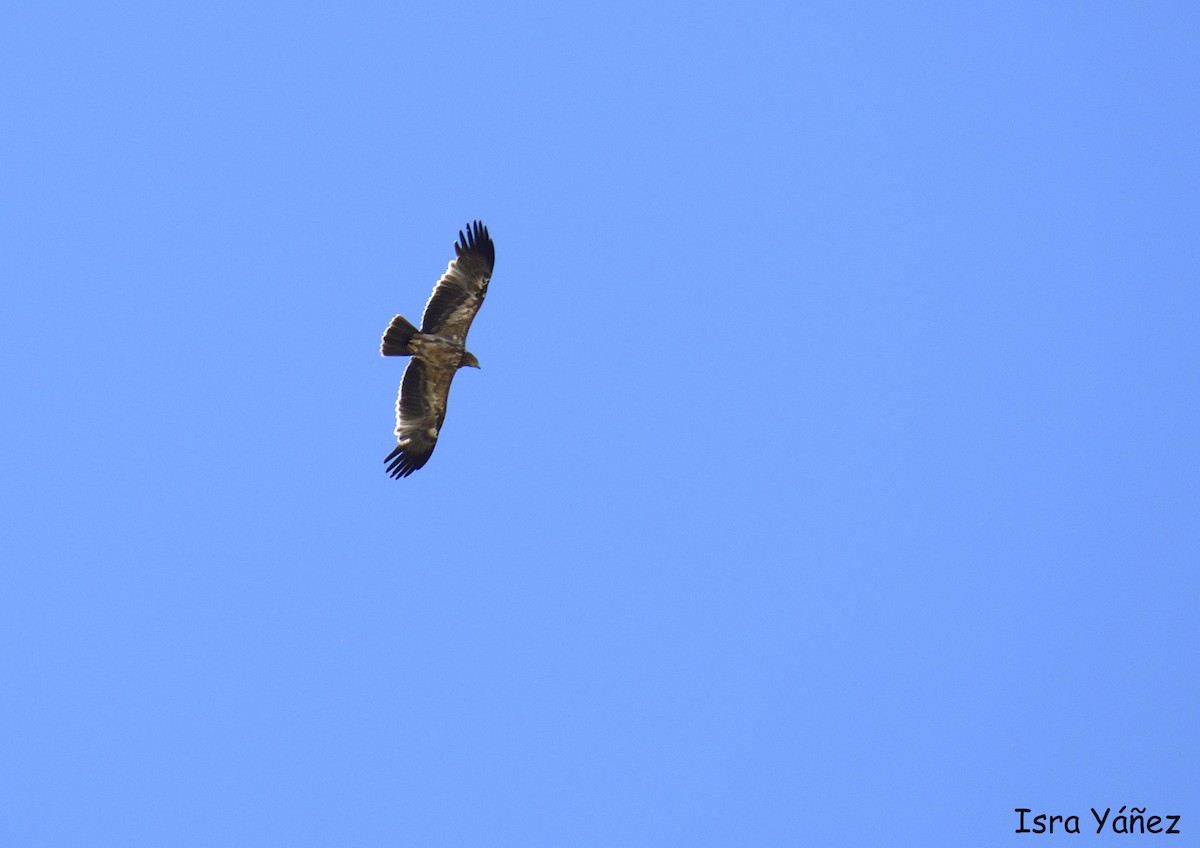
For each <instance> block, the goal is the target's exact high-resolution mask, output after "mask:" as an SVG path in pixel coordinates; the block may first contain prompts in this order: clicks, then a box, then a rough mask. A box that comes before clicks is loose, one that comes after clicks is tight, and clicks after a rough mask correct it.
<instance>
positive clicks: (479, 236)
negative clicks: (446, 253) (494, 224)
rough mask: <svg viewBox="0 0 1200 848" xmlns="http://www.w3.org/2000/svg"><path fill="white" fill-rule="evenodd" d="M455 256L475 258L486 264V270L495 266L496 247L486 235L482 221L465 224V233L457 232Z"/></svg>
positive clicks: (486, 231)
mask: <svg viewBox="0 0 1200 848" xmlns="http://www.w3.org/2000/svg"><path fill="white" fill-rule="evenodd" d="M454 253H455V255H457V256H463V255H467V256H477V257H479V258H480V259H483V260H484V261H486V262H487V264H488V268H494V267H495V266H496V245H495V244H494V243H493V242H492V237H491V236H490V235H488V229H487V227H486V226H484V223H483V221H475V222H474V223H473V224H467V229H466V232H465V233H464V232H463V231H462V230H459V231H458V241H457V242H456V243H455V245H454Z"/></svg>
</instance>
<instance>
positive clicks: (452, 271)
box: [380, 221, 496, 477]
mask: <svg viewBox="0 0 1200 848" xmlns="http://www.w3.org/2000/svg"><path fill="white" fill-rule="evenodd" d="M454 252H455V254H456V256H455V258H454V261H453V262H451V263H450V265H449V266H448V267H447V268H446V273H445V274H443V275H442V278H441V279H440V280H438V283H437V285H436V286H434V288H433V294H432V295H430V297H429V302H428V303H426V304H425V315H424V316H423V317H422V318H421V329H419V330H418V329H417V328H416V327H414V326H413V325H412V324H411V323H409V321H408V320H406V319H405V318H404V316H403V315H397V316H396V317H395V318H393V319H392V323H391V324H390V325H389V326H388V328H387V330H385V331H384V334H383V343H382V344H381V346H380V353H382V354H383V355H384V356H411V357H412V359H411V360H409V363H408V367H407V368H405V369H404V379H403V380H402V381H401V382H400V396H399V397H398V398H397V399H396V448H395V450H393V451H392V452H391V453H390V454H388V455H387V458H386V459H385V460H384V462H386V463H387V470H388V473H389V474H390V475H391V476H392V477H407V476H408V475H409V474H412V473H413V472H414V471H416V470H417V469H418V468H420V467H421V466H423V465H424V464H425V463H426V462H428V461H429V457H430V455H431V454H432V453H433V449H434V447H435V446H436V445H437V438H438V433H439V432H440V431H441V429H442V422H443V421H445V420H446V401H447V399H448V398H449V396H450V383H451V381H452V380H453V379H454V375H455V374H456V373H457V372H458V369H459V368H462V367H464V366H465V367H469V368H478V367H479V360H478V359H476V358H475V355H474V354H473V353H471V352H470V351H468V350H467V349H466V342H467V331H468V330H470V329H471V322H472V321H473V320H475V313H477V312H478V311H479V307H480V306H481V305H483V299H484V297H486V296H487V288H488V281H489V280H490V279H491V278H492V267H493V266H494V265H495V264H496V247H495V245H493V244H492V239H491V237H490V236H489V235H488V231H487V227H485V226H484V225H483V224H482V223H481V222H479V221H476V222H475V223H474V224H473V225H471V226H468V227H467V230H466V232H465V233H464V232H463V231H462V230H459V233H458V241H457V242H456V243H455V245H454Z"/></svg>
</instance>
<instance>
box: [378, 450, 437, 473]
mask: <svg viewBox="0 0 1200 848" xmlns="http://www.w3.org/2000/svg"><path fill="white" fill-rule="evenodd" d="M383 461H384V462H386V463H387V464H388V467H387V473H388V476H389V477H391V478H392V479H393V480H399V479H400V478H401V477H407V476H408V475H409V474H412V473H413V472H414V471H416V470H417V469H418V468H420V467H421V466H423V465H424V464H425V463H426V462H428V461H429V457H428V456H425V457H420V456H414V455H413V454H412V453H410V452H406V451H405V450H404V447H403V446H402V445H396V447H395V448H394V449H393V450H392V452H391V453H389V454H388V455H387V457H386V458H385V459H384V460H383Z"/></svg>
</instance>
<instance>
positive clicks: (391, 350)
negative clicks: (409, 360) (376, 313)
mask: <svg viewBox="0 0 1200 848" xmlns="http://www.w3.org/2000/svg"><path fill="white" fill-rule="evenodd" d="M419 332H420V330H418V329H417V328H416V327H414V326H413V325H412V324H410V323H409V322H408V319H407V318H405V317H404V316H403V315H397V316H396V317H395V318H393V319H392V323H391V324H390V325H389V326H388V328H387V330H386V331H384V334H383V344H381V345H380V346H379V352H380V353H381V354H383V355H384V356H408V355H409V354H410V353H412V351H410V350H409V349H408V343H409V341H411V340H412V337H413V336H415V335H416V334H417V333H419Z"/></svg>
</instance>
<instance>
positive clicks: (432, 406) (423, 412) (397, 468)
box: [384, 358, 454, 477]
mask: <svg viewBox="0 0 1200 848" xmlns="http://www.w3.org/2000/svg"><path fill="white" fill-rule="evenodd" d="M453 378H454V370H449V371H446V372H445V373H442V369H431V368H429V366H427V365H426V363H424V362H422V361H421V360H420V359H415V358H414V359H412V360H410V361H409V363H408V367H407V368H405V369H404V379H403V380H402V381H401V383H400V396H399V397H398V398H397V399H396V439H397V443H396V448H395V450H393V451H392V452H391V453H390V454H388V455H387V458H386V459H385V460H384V462H386V463H387V470H388V474H390V475H391V476H392V477H407V476H408V475H409V474H412V473H413V472H414V471H416V470H417V469H418V468H420V467H421V466H422V465H424V464H425V463H426V462H428V461H429V457H430V456H431V455H432V454H433V449H434V447H436V445H437V438H438V432H439V431H440V430H441V429H442V422H443V421H445V420H446V400H447V398H448V397H449V396H450V381H451V380H452V379H453Z"/></svg>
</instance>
